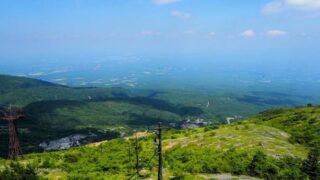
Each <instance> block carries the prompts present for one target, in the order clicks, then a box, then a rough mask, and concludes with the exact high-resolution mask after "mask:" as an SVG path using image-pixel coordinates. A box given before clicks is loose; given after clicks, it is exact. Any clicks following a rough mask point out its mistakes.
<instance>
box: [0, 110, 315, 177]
mask: <svg viewBox="0 0 320 180" xmlns="http://www.w3.org/2000/svg"><path fill="white" fill-rule="evenodd" d="M295 114H300V115H303V116H304V117H308V118H305V119H304V118H302V119H301V118H298V119H299V120H296V119H294V118H292V117H294V116H293V115H295ZM319 116H320V107H304V108H293V109H281V110H273V111H267V112H263V113H261V114H260V115H257V116H256V117H254V118H252V119H250V120H247V121H244V122H238V123H233V124H231V125H222V126H212V127H206V128H198V129H189V130H168V131H166V132H164V135H163V139H164V140H163V150H164V162H165V163H164V168H165V170H164V173H165V178H166V179H170V178H175V179H208V178H209V179H210V177H223V176H225V174H221V173H232V174H234V175H235V176H236V177H237V175H247V176H254V177H258V178H262V179H306V178H307V175H306V174H305V173H304V171H303V168H302V166H303V162H304V159H306V158H307V154H308V151H309V147H308V146H311V144H310V143H311V142H312V143H313V142H317V141H318V140H317V137H316V135H317V133H318V131H316V130H317V129H319V128H320V127H319V121H320V118H319ZM277 118H278V119H277ZM310 121H311V123H310ZM314 121H315V122H314ZM302 125H303V126H305V127H304V128H305V129H312V130H311V131H310V132H309V133H306V134H301V132H302V131H304V130H305V129H301V130H299V127H300V128H301V126H302ZM314 133H315V134H314ZM139 135H140V143H139V144H140V145H139V146H140V148H139V149H140V150H141V151H140V153H139V155H140V159H141V160H140V164H141V175H142V176H143V177H142V179H144V178H148V177H156V164H157V158H156V157H155V158H152V157H153V155H154V153H155V146H154V142H153V136H154V135H153V134H149V133H140V134H139ZM294 137H299V138H300V139H304V138H306V139H308V137H312V138H311V139H310V140H309V141H300V140H297V139H299V138H294ZM20 161H21V162H23V163H24V164H30V165H32V166H33V168H34V169H36V172H37V173H38V176H41V177H45V178H48V179H56V178H59V177H60V178H61V179H128V178H129V177H130V176H132V175H134V174H135V169H134V167H135V155H134V141H133V140H131V139H130V138H120V139H114V140H111V141H108V142H102V143H98V144H92V145H88V146H83V147H78V148H73V149H69V150H65V151H59V152H46V153H41V154H29V155H27V156H25V159H21V160H20ZM2 162H3V163H8V161H2ZM84 164H85V166H84ZM2 168H3V167H2ZM0 169H1V168H0ZM319 170H320V169H319ZM218 174H220V175H218ZM239 177H240V176H239ZM246 178H248V177H246Z"/></svg>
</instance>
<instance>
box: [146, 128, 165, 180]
mask: <svg viewBox="0 0 320 180" xmlns="http://www.w3.org/2000/svg"><path fill="white" fill-rule="evenodd" d="M164 129H168V128H163V127H162V126H161V122H159V123H158V127H157V128H155V129H150V130H153V131H155V132H156V135H157V138H158V150H157V153H158V180H162V179H163V159H162V131H163V130H164Z"/></svg>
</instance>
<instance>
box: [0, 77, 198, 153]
mask: <svg viewBox="0 0 320 180" xmlns="http://www.w3.org/2000/svg"><path fill="white" fill-rule="evenodd" d="M0 83H1V84H3V86H1V87H0V91H1V94H0V105H1V104H14V105H18V106H24V107H23V110H24V113H25V118H24V119H23V120H21V121H19V126H18V127H19V132H20V135H19V136H20V139H21V142H22V146H23V150H24V152H30V151H34V150H38V145H39V144H40V143H41V142H44V141H49V140H55V139H58V138H63V137H66V136H70V135H74V134H85V135H88V134H91V135H92V133H93V134H94V135H98V137H96V138H95V140H101V139H110V138H115V137H117V136H119V134H120V132H122V133H123V132H125V133H130V132H132V131H133V130H134V129H141V128H146V127H147V126H150V125H153V124H156V123H157V122H158V121H163V122H164V123H167V124H168V123H171V122H178V121H181V120H182V119H184V117H186V116H188V117H194V116H198V115H200V114H202V113H203V111H202V110H201V109H200V108H197V107H192V106H183V105H179V104H173V103H170V102H168V101H165V100H160V99H154V98H152V97H138V96H133V95H132V94H131V93H130V92H128V91H126V90H124V89H121V88H109V89H106V88H71V87H67V86H60V85H56V84H52V83H48V82H44V81H40V80H34V79H29V78H21V77H13V76H5V75H0ZM101 132H104V133H103V134H102V135H101ZM0 135H1V136H0V156H3V157H5V156H6V154H7V153H6V149H7V146H8V145H7V144H8V139H7V131H6V122H5V121H0ZM100 136H101V137H100ZM90 141H92V140H90Z"/></svg>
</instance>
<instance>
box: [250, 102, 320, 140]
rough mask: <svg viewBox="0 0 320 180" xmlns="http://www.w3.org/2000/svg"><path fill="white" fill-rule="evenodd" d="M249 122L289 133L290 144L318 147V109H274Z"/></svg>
mask: <svg viewBox="0 0 320 180" xmlns="http://www.w3.org/2000/svg"><path fill="white" fill-rule="evenodd" d="M251 121H253V122H255V123H258V124H264V125H268V126H272V127H275V128H279V129H283V130H284V131H286V132H287V133H290V134H291V135H292V137H291V138H290V141H291V142H296V143H300V144H305V145H308V146H319V145H320V108H319V107H300V108H293V109H275V110H270V111H265V112H262V113H260V114H259V115H258V116H256V117H254V118H252V119H251Z"/></svg>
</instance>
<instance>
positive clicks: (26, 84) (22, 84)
mask: <svg viewBox="0 0 320 180" xmlns="http://www.w3.org/2000/svg"><path fill="white" fill-rule="evenodd" d="M0 84H1V86H0V104H14V105H16V106H25V105H28V104H29V103H32V102H37V101H44V100H62V99H63V100H88V99H93V100H94V99H102V98H107V97H113V96H123V95H125V96H126V95H127V94H128V92H127V91H125V90H123V89H120V88H109V89H106V88H71V87H67V86H61V85H57V84H53V83H49V82H46V81H41V80H35V79H30V78H24V77H16V76H8V75H0Z"/></svg>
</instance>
